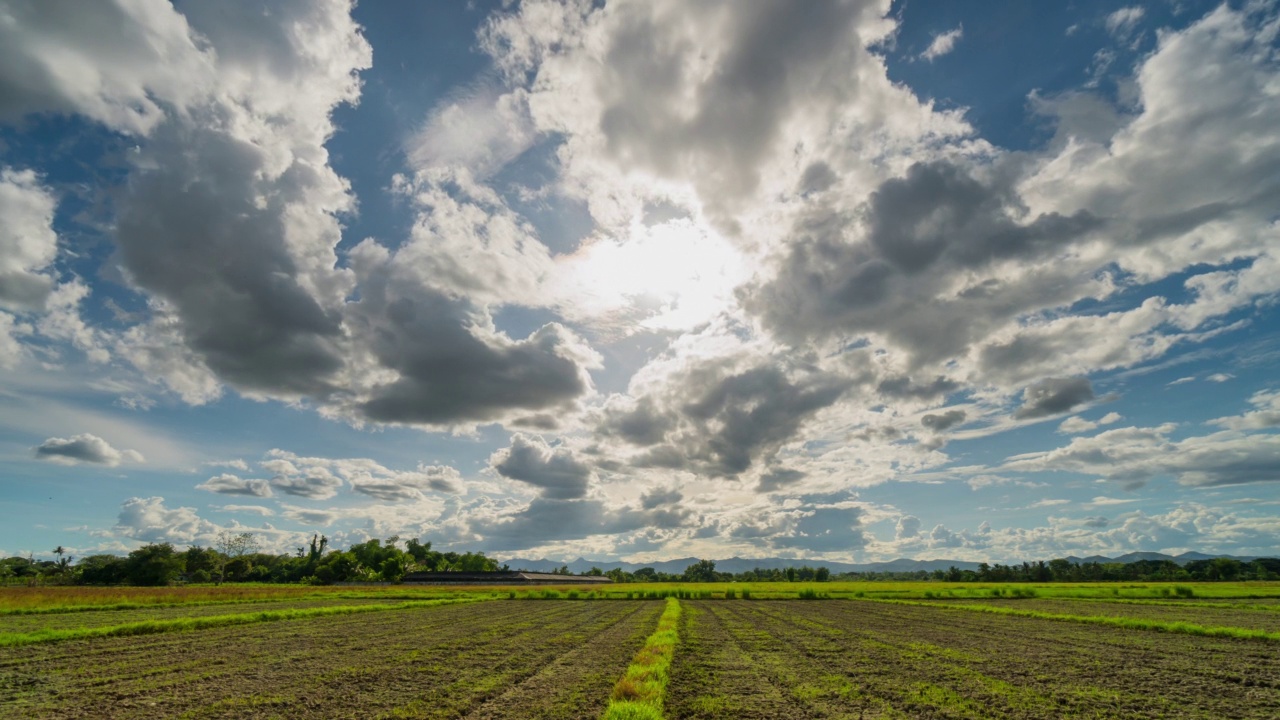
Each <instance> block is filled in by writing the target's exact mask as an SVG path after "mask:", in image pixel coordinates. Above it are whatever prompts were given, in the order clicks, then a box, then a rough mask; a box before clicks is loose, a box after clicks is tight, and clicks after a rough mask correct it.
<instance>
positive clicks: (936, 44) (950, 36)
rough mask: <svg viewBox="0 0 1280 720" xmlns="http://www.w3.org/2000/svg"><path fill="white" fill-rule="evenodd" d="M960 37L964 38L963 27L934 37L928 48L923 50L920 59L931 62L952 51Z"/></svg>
mask: <svg viewBox="0 0 1280 720" xmlns="http://www.w3.org/2000/svg"><path fill="white" fill-rule="evenodd" d="M962 37H964V26H960V27H957V28H956V29H954V30H948V31H946V32H944V33H938V34H936V35H934V36H933V42H931V43H929V47H927V48H925V51H924V52H922V53H920V59H921V60H928V61H929V62H933V61H934V59H936V58H940V57H942V56H943V55H946V54H947V53H949V52H951V51H952V50H954V49H955V47H956V43H958V42H960V38H962Z"/></svg>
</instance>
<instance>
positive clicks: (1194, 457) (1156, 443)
mask: <svg viewBox="0 0 1280 720" xmlns="http://www.w3.org/2000/svg"><path fill="white" fill-rule="evenodd" d="M1176 427H1177V426H1176V425H1174V424H1172V423H1167V424H1164V425H1159V426H1156V427H1147V428H1139V427H1129V428H1118V429H1115V430H1108V431H1106V432H1103V433H1099V434H1097V435H1095V436H1092V437H1077V438H1074V439H1072V441H1071V442H1070V443H1069V444H1067V445H1065V446H1063V447H1060V448H1057V449H1054V450H1050V451H1047V452H1036V453H1026V454H1023V455H1018V456H1014V457H1012V458H1010V459H1009V461H1008V462H1006V463H1005V465H1004V466H1003V467H1002V468H1001V469H1002V470H1006V471H1066V472H1074V473H1079V474H1082V475H1091V476H1095V477H1099V478H1105V479H1108V480H1113V481H1116V482H1120V483H1122V484H1123V485H1124V486H1125V487H1128V488H1136V487H1140V486H1141V485H1143V484H1144V483H1146V482H1148V481H1149V480H1151V479H1153V478H1156V477H1160V476H1171V477H1174V478H1176V479H1177V481H1178V482H1179V483H1181V484H1182V485H1188V486H1192V487H1211V486H1221V485H1240V484H1245V483H1256V482H1275V481H1276V480H1280V435H1274V434H1262V435H1260V434H1249V435H1245V434H1241V433H1239V432H1235V431H1230V430H1228V431H1223V432H1218V433H1212V434H1210V435H1202V436H1192V437H1188V438H1186V439H1183V440H1173V439H1171V438H1170V437H1169V435H1170V434H1171V433H1172V432H1173V431H1174V430H1175V429H1176ZM1096 502H1097V500H1095V503H1096Z"/></svg>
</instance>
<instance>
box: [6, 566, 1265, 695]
mask: <svg viewBox="0 0 1280 720" xmlns="http://www.w3.org/2000/svg"><path fill="white" fill-rule="evenodd" d="M743 590H746V591H747V592H746V593H745V595H746V596H747V598H745V599H744V597H743V595H744V593H743ZM663 598H669V599H663ZM676 598H678V599H676ZM660 618H661V619H662V627H661V629H660V622H659V621H660ZM0 717H3V718H159V717H181V718H600V717H609V718H615V717H616V718H660V717H666V718H974V719H977V718H1060V717H1088V718H1276V717H1280V584H1276V583H1241V584H1226V583H1215V584H1202V585H1194V586H1191V585H1183V586H1176V587H1175V586H1164V585H1155V584H1152V585H1129V586H1117V585H1040V586H987V585H973V584H969V585H944V584H940V583H915V584H912V583H897V584H890V583H864V584H854V583H848V584H844V583H826V584H822V585H813V586H797V585H795V584H786V583H780V584H755V585H741V584H738V585H713V584H707V585H683V586H681V585H617V586H610V587H607V588H602V589H600V590H598V591H596V592H591V591H586V590H580V589H579V590H574V589H570V588H556V589H542V588H538V589H532V590H530V589H519V590H511V589H507V588H463V589H452V588H447V589H446V588H439V587H408V586H385V587H359V588H355V587H337V588H301V587H269V586H258V587H253V586H248V587H245V586H232V587H227V586H224V587H220V588H212V587H208V588H159V589H141V588H139V589H132V588H108V589H101V588H96V589H88V588H65V589H59V588H9V589H3V590H0Z"/></svg>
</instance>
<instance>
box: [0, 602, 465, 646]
mask: <svg viewBox="0 0 1280 720" xmlns="http://www.w3.org/2000/svg"><path fill="white" fill-rule="evenodd" d="M463 602H476V599H475V598H455V599H448V600H417V601H413V600H410V601H406V602H401V603H395V604H370V605H337V606H333V607H319V608H297V609H289V610H263V611H261V612H256V613H235V614H230V615H210V616H207V617H194V618H175V619H172V620H144V621H142V622H133V623H122V624H120V625H107V626H104V627H91V628H68V629H61V630H39V631H37V632H31V633H0V647H18V646H22V645H34V644H37V643H47V642H62V641H65V640H83V639H87V638H99V637H125V636H131V635H154V634H157V633H168V632H185V631H190V630H203V629H206V628H215V627H226V626H229V625H250V624H253V623H261V622H276V621H280V620H299V619H302V618H313V617H323V616H326V615H352V614H355V613H366V612H381V611H386V610H401V609H406V608H421V607H432V606H436V605H451V604H455V603H463Z"/></svg>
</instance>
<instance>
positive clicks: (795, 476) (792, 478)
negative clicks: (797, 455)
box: [756, 468, 805, 493]
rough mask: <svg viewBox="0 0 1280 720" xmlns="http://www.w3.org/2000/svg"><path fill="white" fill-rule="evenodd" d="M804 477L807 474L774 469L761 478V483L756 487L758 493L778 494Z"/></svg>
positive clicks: (785, 469) (786, 469)
mask: <svg viewBox="0 0 1280 720" xmlns="http://www.w3.org/2000/svg"><path fill="white" fill-rule="evenodd" d="M804 477H805V474H804V473H802V472H800V471H799V470H791V469H788V468H772V469H770V470H769V471H768V472H766V473H764V474H763V475H761V476H760V483H759V484H758V485H756V492H762V493H768V492H777V491H779V490H783V489H785V488H786V487H787V486H788V485H794V484H796V483H798V482H800V481H801V480H803V479H804Z"/></svg>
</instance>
